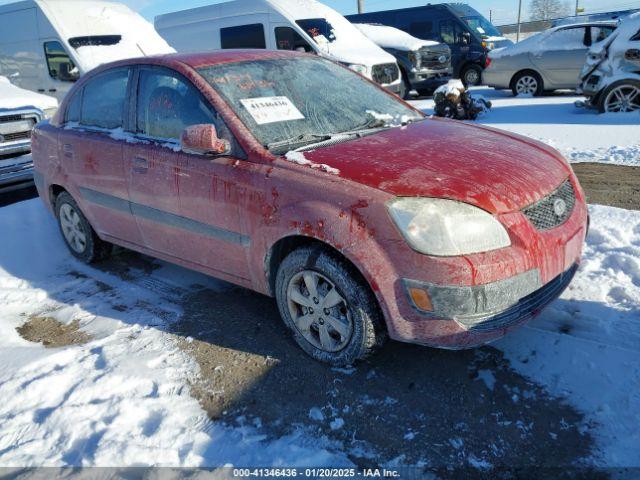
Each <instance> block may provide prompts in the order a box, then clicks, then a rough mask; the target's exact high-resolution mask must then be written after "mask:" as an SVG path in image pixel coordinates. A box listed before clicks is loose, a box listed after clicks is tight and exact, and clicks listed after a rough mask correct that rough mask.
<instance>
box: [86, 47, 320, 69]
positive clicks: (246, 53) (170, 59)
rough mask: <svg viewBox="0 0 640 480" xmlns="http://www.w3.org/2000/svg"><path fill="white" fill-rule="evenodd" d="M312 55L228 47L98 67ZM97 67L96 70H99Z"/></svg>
mask: <svg viewBox="0 0 640 480" xmlns="http://www.w3.org/2000/svg"><path fill="white" fill-rule="evenodd" d="M308 56H311V55H309V54H306V53H301V52H294V51H289V50H258V49H228V50H216V51H212V52H201V53H173V54H168V55H153V56H148V57H136V58H129V59H126V60H120V61H117V62H113V63H107V64H104V65H101V66H100V67H98V69H99V70H105V69H107V68H111V67H114V66H125V65H158V64H160V65H166V66H172V65H173V66H176V65H178V64H182V65H187V66H189V67H191V68H194V69H198V68H203V67H210V66H213V65H221V64H226V63H238V62H250V61H258V60H269V59H278V58H280V59H285V58H296V57H308ZM98 69H96V70H98Z"/></svg>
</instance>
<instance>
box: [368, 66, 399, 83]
mask: <svg viewBox="0 0 640 480" xmlns="http://www.w3.org/2000/svg"><path fill="white" fill-rule="evenodd" d="M399 76H400V70H399V69H398V66H397V65H396V64H395V63H384V64H382V65H374V66H373V72H372V77H373V81H374V82H376V83H380V84H383V85H385V84H389V83H393V82H395V81H396V80H397V79H398V77H399Z"/></svg>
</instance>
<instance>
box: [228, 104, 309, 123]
mask: <svg viewBox="0 0 640 480" xmlns="http://www.w3.org/2000/svg"><path fill="white" fill-rule="evenodd" d="M240 101H241V102H242V105H244V108H246V109H247V111H248V112H249V113H250V114H251V116H252V117H253V119H254V120H255V121H256V123H257V124H258V125H264V124H266V123H275V122H286V121H289V120H302V119H304V115H302V113H300V110H298V109H297V108H296V106H295V105H294V104H293V103H292V102H291V100H289V99H288V98H287V97H259V98H245V99H242V100H240Z"/></svg>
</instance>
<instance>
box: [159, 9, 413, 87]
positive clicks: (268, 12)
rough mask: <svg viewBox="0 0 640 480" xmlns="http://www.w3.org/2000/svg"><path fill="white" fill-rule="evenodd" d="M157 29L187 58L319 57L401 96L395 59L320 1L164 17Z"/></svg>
mask: <svg viewBox="0 0 640 480" xmlns="http://www.w3.org/2000/svg"><path fill="white" fill-rule="evenodd" d="M155 27H156V30H157V31H158V33H159V34H160V35H162V37H163V38H164V39H165V40H166V41H167V42H169V44H170V45H171V46H172V47H173V48H175V49H176V50H178V52H181V53H192V52H199V51H210V50H218V49H225V48H265V49H269V50H299V51H307V52H313V53H316V54H318V55H322V56H324V57H327V58H330V59H332V60H335V61H337V62H340V63H342V64H344V65H347V66H349V67H350V68H352V69H353V70H355V71H356V72H358V73H360V74H362V75H364V76H366V77H367V78H369V79H371V80H374V81H375V82H377V83H379V84H380V85H382V86H384V87H386V88H388V89H389V90H391V91H393V92H395V93H398V92H399V91H400V85H401V80H400V69H399V68H398V65H397V63H396V60H395V58H394V57H393V56H392V55H390V54H388V53H387V52H385V51H384V50H382V49H381V48H380V47H378V46H377V45H376V44H375V43H373V42H372V41H371V40H369V39H368V38H367V37H366V36H365V35H363V34H362V33H361V32H360V31H359V30H358V29H357V28H356V27H354V26H353V25H352V24H351V23H350V22H349V21H348V20H347V19H346V18H344V17H343V16H342V15H340V14H339V13H338V12H336V11H335V10H333V9H331V8H329V7H327V6H326V5H323V4H322V3H320V2H316V1H315V0H235V1H231V2H226V3H219V4H215V5H209V6H206V7H200V8H192V9H189V10H183V11H180V12H174V13H168V14H165V15H160V16H158V17H156V19H155Z"/></svg>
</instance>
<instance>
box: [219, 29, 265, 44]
mask: <svg viewBox="0 0 640 480" xmlns="http://www.w3.org/2000/svg"><path fill="white" fill-rule="evenodd" d="M220 45H221V47H222V48H225V49H226V48H267V43H266V41H265V38H264V26H263V25H262V24H261V23H254V24H251V25H240V26H238V27H226V28H221V29H220Z"/></svg>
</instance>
